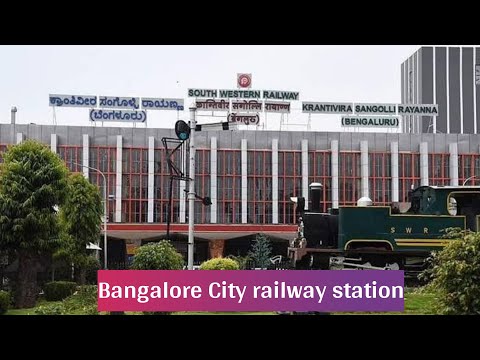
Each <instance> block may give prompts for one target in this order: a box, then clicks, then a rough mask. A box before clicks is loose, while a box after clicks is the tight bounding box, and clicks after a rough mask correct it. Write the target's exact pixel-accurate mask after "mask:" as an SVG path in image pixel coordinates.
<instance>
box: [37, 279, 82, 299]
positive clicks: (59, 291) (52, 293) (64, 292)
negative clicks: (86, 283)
mask: <svg viewBox="0 0 480 360" xmlns="http://www.w3.org/2000/svg"><path fill="white" fill-rule="evenodd" d="M76 289H77V284H76V283H74V282H71V281H51V282H48V283H46V284H45V287H44V291H45V299H46V300H47V301H59V300H63V299H65V298H66V297H68V296H70V295H72V294H73V293H74V292H75V290H76Z"/></svg>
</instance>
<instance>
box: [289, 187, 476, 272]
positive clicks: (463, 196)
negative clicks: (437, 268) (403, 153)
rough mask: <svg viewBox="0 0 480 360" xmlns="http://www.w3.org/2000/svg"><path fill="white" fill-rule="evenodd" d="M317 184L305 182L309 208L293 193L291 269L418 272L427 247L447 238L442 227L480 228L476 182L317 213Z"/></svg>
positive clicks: (432, 247)
mask: <svg viewBox="0 0 480 360" xmlns="http://www.w3.org/2000/svg"><path fill="white" fill-rule="evenodd" d="M321 188H322V185H321V184H319V183H313V184H311V185H310V198H311V204H312V206H311V210H305V209H304V207H305V200H304V199H303V198H292V201H294V202H296V203H297V211H298V213H299V214H300V216H299V221H298V233H297V236H296V238H295V239H293V240H292V241H291V243H290V246H289V248H288V256H289V258H290V259H291V261H292V263H293V264H294V266H295V268H296V269H385V270H399V269H400V270H405V271H406V273H407V274H409V273H416V272H418V271H421V270H422V269H423V268H424V266H425V259H426V258H427V257H428V256H429V255H430V253H431V252H432V251H435V250H438V249H441V248H442V247H444V246H445V245H446V244H447V243H448V242H449V241H455V240H450V239H445V238H442V235H444V234H445V233H444V232H443V230H444V229H446V228H454V227H456V228H462V229H470V230H472V231H478V230H480V223H479V216H480V187H479V186H421V187H419V188H417V189H414V190H412V191H411V192H410V194H409V198H408V202H404V203H392V204H391V206H374V205H373V204H372V201H371V200H370V199H368V198H361V199H360V200H359V201H358V202H357V206H341V207H340V208H339V209H338V210H334V211H329V213H322V212H320V196H321Z"/></svg>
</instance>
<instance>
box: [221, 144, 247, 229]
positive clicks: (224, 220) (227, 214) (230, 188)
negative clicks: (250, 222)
mask: <svg viewBox="0 0 480 360" xmlns="http://www.w3.org/2000/svg"><path fill="white" fill-rule="evenodd" d="M241 161H242V159H241V151H240V150H217V223H220V224H240V223H241V222H242V211H241V206H242V192H241V188H242V162H241Z"/></svg>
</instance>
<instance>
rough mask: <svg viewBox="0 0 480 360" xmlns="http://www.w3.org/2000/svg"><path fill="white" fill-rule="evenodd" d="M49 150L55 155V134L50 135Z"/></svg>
mask: <svg viewBox="0 0 480 360" xmlns="http://www.w3.org/2000/svg"><path fill="white" fill-rule="evenodd" d="M50 150H51V151H52V152H53V153H55V154H56V153H57V134H51V135H50Z"/></svg>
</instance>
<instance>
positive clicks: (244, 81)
mask: <svg viewBox="0 0 480 360" xmlns="http://www.w3.org/2000/svg"><path fill="white" fill-rule="evenodd" d="M237 84H238V87H240V88H249V87H250V86H252V75H251V74H238V76H237Z"/></svg>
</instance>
